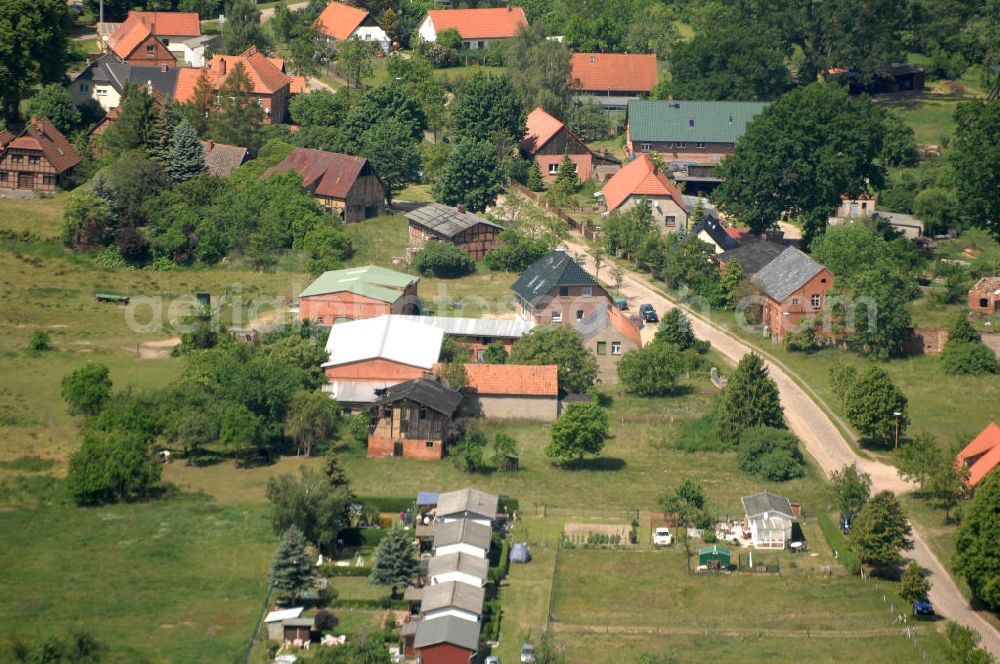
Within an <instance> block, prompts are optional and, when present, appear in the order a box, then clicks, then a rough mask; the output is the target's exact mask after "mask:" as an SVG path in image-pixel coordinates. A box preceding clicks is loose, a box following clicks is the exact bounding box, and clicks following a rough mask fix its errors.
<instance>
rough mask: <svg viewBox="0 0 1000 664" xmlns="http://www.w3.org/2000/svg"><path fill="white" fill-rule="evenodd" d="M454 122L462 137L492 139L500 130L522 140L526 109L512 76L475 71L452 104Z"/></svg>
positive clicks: (459, 135)
mask: <svg viewBox="0 0 1000 664" xmlns="http://www.w3.org/2000/svg"><path fill="white" fill-rule="evenodd" d="M451 125H452V131H453V132H454V134H455V137H456V138H458V139H459V140H462V139H468V140H474V141H490V142H492V141H493V140H494V139H495V138H496V136H497V134H502V135H506V136H508V137H510V138H512V139H516V140H520V139H521V137H522V136H524V109H523V108H522V107H521V102H520V101H519V100H518V98H517V91H516V90H515V89H514V86H513V84H512V83H511V82H510V79H509V78H507V77H506V76H492V75H487V74H483V73H482V72H479V73H476V74H475V75H474V76H473V77H472V78H470V79H469V80H468V81H467V82H466V83H465V86H464V87H463V88H462V89H461V90H460V91H459V93H458V95H457V96H456V98H455V101H454V102H453V103H452V105H451Z"/></svg>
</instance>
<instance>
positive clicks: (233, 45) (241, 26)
mask: <svg viewBox="0 0 1000 664" xmlns="http://www.w3.org/2000/svg"><path fill="white" fill-rule="evenodd" d="M251 46H256V47H257V48H258V49H260V50H262V51H266V50H267V47H268V43H267V37H265V36H264V31H263V30H262V29H261V25H260V10H259V9H257V3H256V1H255V0H229V2H227V3H226V22H225V23H224V24H223V26H222V50H223V51H224V52H225V53H226V54H227V55H239V54H240V53H242V52H243V51H245V50H247V49H248V48H249V47H251Z"/></svg>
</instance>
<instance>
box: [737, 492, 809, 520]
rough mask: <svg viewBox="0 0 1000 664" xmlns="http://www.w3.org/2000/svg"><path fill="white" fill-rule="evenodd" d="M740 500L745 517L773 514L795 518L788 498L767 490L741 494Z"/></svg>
mask: <svg viewBox="0 0 1000 664" xmlns="http://www.w3.org/2000/svg"><path fill="white" fill-rule="evenodd" d="M740 502H741V503H743V512H744V513H745V514H746V516H747V518H753V517H760V516H763V517H765V518H767V517H770V516H773V515H781V516H784V517H786V518H788V519H792V520H794V519H795V518H796V517H795V512H794V511H793V510H792V503H791V501H789V500H788V498H785V497H784V496H779V495H777V494H773V493H770V492H768V491H762V492H761V493H755V494H754V495H752V496H743V497H742V498H740Z"/></svg>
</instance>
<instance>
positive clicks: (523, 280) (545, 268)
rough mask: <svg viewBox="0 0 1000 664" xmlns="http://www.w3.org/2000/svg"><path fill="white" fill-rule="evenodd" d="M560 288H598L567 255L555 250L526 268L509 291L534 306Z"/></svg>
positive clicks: (592, 279)
mask: <svg viewBox="0 0 1000 664" xmlns="http://www.w3.org/2000/svg"><path fill="white" fill-rule="evenodd" d="M560 286H598V283H597V281H595V280H594V278H593V277H592V276H590V274H589V273H588V272H587V271H586V270H584V269H583V268H582V267H580V265H579V264H578V263H577V262H576V261H575V260H573V258H572V257H571V256H570V255H569V254H567V253H566V252H565V251H559V250H556V251H553V252H552V253H550V254H548V255H547V256H542V257H541V258H539V259H538V260H537V261H535V262H534V263H532V264H531V265H530V266H528V269H527V270H525V271H524V272H523V273H522V274H521V276H520V277H519V278H518V280H517V281H515V282H514V285H513V286H511V290H513V291H514V293H515V294H516V295H517V296H518V297H520V298H522V299H523V300H524V301H525V302H527V303H529V304H532V305H534V304H538V303H539V302H540V301H541V300H542V299H543V298H544V297H545V296H546V295H549V293H550V292H551V291H552V289H553V288H558V287H560Z"/></svg>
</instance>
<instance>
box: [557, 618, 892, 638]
mask: <svg viewBox="0 0 1000 664" xmlns="http://www.w3.org/2000/svg"><path fill="white" fill-rule="evenodd" d="M549 627H550V629H552V631H554V632H558V633H562V634H658V635H664V636H668V635H674V636H714V637H718V636H727V637H737V636H752V637H762V636H773V637H778V638H792V639H795V638H799V639H810V638H821V639H824V638H825V639H851V638H853V639H865V638H872V637H876V636H906V635H907V630H906V628H905V627H887V628H883V629H853V630H852V629H757V628H747V629H734V628H730V627H727V628H725V629H716V628H699V627H663V626H648V627H646V626H637V625H576V624H570V623H562V622H552V623H549Z"/></svg>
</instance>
